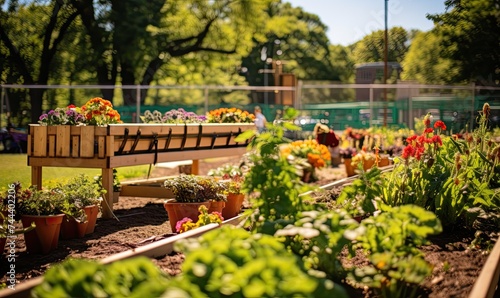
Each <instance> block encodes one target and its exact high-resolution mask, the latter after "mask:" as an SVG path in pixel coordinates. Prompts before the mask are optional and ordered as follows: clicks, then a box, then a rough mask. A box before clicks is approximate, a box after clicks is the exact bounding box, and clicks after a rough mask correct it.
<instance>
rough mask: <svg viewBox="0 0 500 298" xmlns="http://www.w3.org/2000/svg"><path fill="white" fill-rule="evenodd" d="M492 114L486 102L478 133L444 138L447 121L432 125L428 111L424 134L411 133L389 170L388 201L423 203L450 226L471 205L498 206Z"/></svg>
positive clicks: (498, 172)
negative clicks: (391, 168)
mask: <svg viewBox="0 0 500 298" xmlns="http://www.w3.org/2000/svg"><path fill="white" fill-rule="evenodd" d="M488 115H489V112H488V105H487V104H485V106H484V107H483V111H482V113H481V115H480V117H479V120H478V123H479V126H478V128H477V129H476V130H475V131H474V132H473V133H466V134H464V135H463V136H462V137H459V136H457V135H455V136H453V137H443V138H441V133H442V132H443V131H444V130H446V125H445V124H444V123H443V122H442V121H436V122H435V123H434V127H431V117H430V115H427V116H426V117H424V119H423V132H422V134H420V135H413V136H411V137H409V138H408V139H407V142H408V145H407V146H406V147H405V148H404V150H403V153H402V156H401V158H396V159H395V166H394V169H393V171H392V172H390V173H388V174H387V175H386V176H385V179H384V181H385V182H384V183H386V185H385V186H384V193H383V195H381V196H380V198H381V199H382V201H383V202H384V203H385V204H388V205H391V206H399V205H403V204H416V205H418V206H421V207H423V208H425V209H427V210H430V211H433V212H435V213H436V214H437V215H438V217H439V218H440V219H441V221H442V224H443V226H445V227H449V228H452V227H453V226H454V225H455V224H456V223H457V222H459V221H462V222H464V221H465V220H464V215H465V213H466V210H467V209H469V208H472V207H484V208H492V209H494V210H498V204H495V203H494V202H495V199H494V197H495V192H494V191H493V188H495V187H497V185H496V184H497V183H498V182H497V181H499V180H500V166H499V164H500V155H499V151H500V146H495V145H494V143H493V142H491V141H490V140H489V138H490V136H489V133H488V132H487V121H488Z"/></svg>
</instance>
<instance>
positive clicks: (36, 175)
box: [31, 166, 42, 189]
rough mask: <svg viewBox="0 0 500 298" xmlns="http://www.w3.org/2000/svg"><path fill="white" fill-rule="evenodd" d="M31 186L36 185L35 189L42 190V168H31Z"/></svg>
mask: <svg viewBox="0 0 500 298" xmlns="http://www.w3.org/2000/svg"><path fill="white" fill-rule="evenodd" d="M31 185H36V188H37V189H42V167H38V166H36V167H33V166H32V167H31Z"/></svg>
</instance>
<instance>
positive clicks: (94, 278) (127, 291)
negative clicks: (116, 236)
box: [31, 257, 168, 297]
mask: <svg viewBox="0 0 500 298" xmlns="http://www.w3.org/2000/svg"><path fill="white" fill-rule="evenodd" d="M167 285H168V279H167V277H166V276H165V275H164V274H163V273H162V272H161V271H160V270H159V269H158V267H156V265H155V264H154V263H153V262H152V261H151V260H149V259H148V258H146V257H136V258H132V259H127V260H122V261H118V262H114V263H112V264H109V265H103V264H99V263H97V262H96V261H91V260H84V259H68V260H66V261H64V262H62V263H60V264H57V265H55V266H54V267H52V268H50V269H49V270H47V272H46V273H45V275H44V279H43V282H42V283H41V284H40V285H38V286H36V287H35V288H34V289H33V290H32V293H31V295H32V296H33V297H160V296H161V294H162V293H163V292H164V291H165V290H166V289H167Z"/></svg>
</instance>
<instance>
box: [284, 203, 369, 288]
mask: <svg viewBox="0 0 500 298" xmlns="http://www.w3.org/2000/svg"><path fill="white" fill-rule="evenodd" d="M358 226H359V225H358V222H357V221H356V220H354V219H352V218H351V217H350V216H349V215H348V213H347V212H346V211H344V210H335V211H317V210H314V211H306V212H302V213H301V215H300V216H298V219H297V221H296V222H295V223H294V224H293V225H288V226H286V227H285V228H283V229H281V230H278V231H277V232H276V234H275V236H276V237H286V241H285V244H286V245H287V247H289V248H290V249H291V251H292V252H293V253H295V254H296V255H297V256H299V257H301V258H302V260H303V261H304V263H305V266H306V268H307V269H308V270H309V269H313V270H319V271H322V272H324V273H325V274H326V276H327V278H329V279H332V280H334V281H338V282H340V281H341V280H342V279H343V278H345V276H346V272H347V271H346V269H345V268H344V267H343V265H342V263H341V260H340V258H341V252H342V250H343V249H344V247H348V248H349V249H351V248H352V243H351V242H352V240H354V239H355V238H357V236H358V234H359V233H360V232H362V231H360V230H359V229H357V227H358Z"/></svg>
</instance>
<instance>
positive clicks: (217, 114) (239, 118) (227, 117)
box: [207, 108, 255, 123]
mask: <svg viewBox="0 0 500 298" xmlns="http://www.w3.org/2000/svg"><path fill="white" fill-rule="evenodd" d="M254 121H255V115H254V114H252V113H249V112H247V111H243V110H241V109H238V108H219V109H215V110H211V111H209V112H208V113H207V122H208V123H254Z"/></svg>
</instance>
